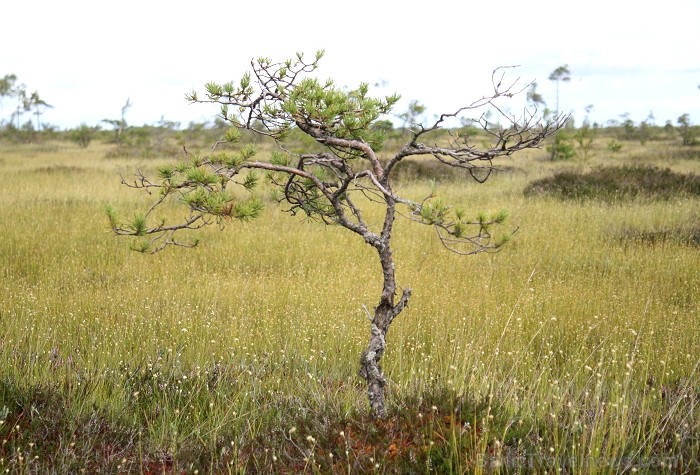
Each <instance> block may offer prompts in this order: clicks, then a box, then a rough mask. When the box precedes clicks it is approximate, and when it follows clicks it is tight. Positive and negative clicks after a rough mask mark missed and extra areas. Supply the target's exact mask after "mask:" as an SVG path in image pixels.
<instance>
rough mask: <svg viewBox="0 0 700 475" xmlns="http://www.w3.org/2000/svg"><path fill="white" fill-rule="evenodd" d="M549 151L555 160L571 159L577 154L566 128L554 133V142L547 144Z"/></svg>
mask: <svg viewBox="0 0 700 475" xmlns="http://www.w3.org/2000/svg"><path fill="white" fill-rule="evenodd" d="M547 151H548V152H549V153H550V157H551V159H552V160H554V161H564V160H571V159H572V158H574V156H575V155H576V150H575V149H574V145H573V144H572V143H571V140H570V138H569V133H568V132H567V131H566V130H560V131H559V132H557V133H556V134H554V138H553V139H552V143H550V144H549V145H548V146H547Z"/></svg>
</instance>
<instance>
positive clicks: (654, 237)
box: [620, 225, 700, 247]
mask: <svg viewBox="0 0 700 475" xmlns="http://www.w3.org/2000/svg"><path fill="white" fill-rule="evenodd" d="M620 240H621V241H623V242H638V243H644V244H650V245H653V246H655V245H665V244H678V245H682V246H692V247H700V225H695V226H685V227H674V228H662V229H653V230H647V229H639V228H634V227H627V228H625V229H623V230H622V231H621V233H620Z"/></svg>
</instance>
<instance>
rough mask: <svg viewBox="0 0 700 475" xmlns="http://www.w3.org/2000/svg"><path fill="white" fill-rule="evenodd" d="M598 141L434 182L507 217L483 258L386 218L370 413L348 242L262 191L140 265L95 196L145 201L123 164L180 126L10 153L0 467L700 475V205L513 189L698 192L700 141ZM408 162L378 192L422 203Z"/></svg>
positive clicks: (680, 199) (2, 288) (0, 319)
mask: <svg viewBox="0 0 700 475" xmlns="http://www.w3.org/2000/svg"><path fill="white" fill-rule="evenodd" d="M605 133H606V131H605V129H603V130H602V131H601V136H600V138H599V139H597V140H596V141H595V142H594V143H593V146H592V147H591V149H590V151H589V152H588V153H587V157H586V158H585V159H582V158H573V159H571V160H568V161H564V162H561V161H552V160H550V155H549V153H547V152H546V151H545V150H541V151H538V150H534V151H527V152H524V153H523V154H520V155H515V156H514V157H510V158H506V159H505V161H503V162H501V164H500V168H501V169H502V171H496V172H494V174H493V176H492V177H491V179H490V180H489V182H487V183H486V184H483V185H482V184H478V183H475V182H473V181H467V180H464V176H462V175H460V173H461V172H459V171H455V172H454V173H442V174H440V175H439V176H437V177H436V178H437V180H436V183H437V192H438V193H439V195H441V196H444V197H445V198H446V199H447V200H449V201H454V202H460V203H463V204H465V205H466V206H467V207H468V209H471V210H474V211H481V210H483V211H486V212H492V211H498V210H500V209H502V208H503V209H506V210H507V211H508V213H509V220H510V224H511V225H512V226H513V227H514V228H515V227H517V228H518V231H517V233H516V234H515V235H514V236H513V238H512V240H511V242H510V243H509V244H508V245H507V246H506V247H505V248H504V249H503V250H502V251H501V252H500V253H497V254H492V255H491V254H482V255H478V256H472V257H469V258H466V259H465V258H461V257H458V256H455V255H454V254H451V253H449V252H446V251H445V249H444V248H443V247H442V245H441V244H440V241H439V240H436V239H435V237H434V231H433V230H432V229H430V228H425V227H421V226H419V225H417V224H415V223H411V222H397V224H396V226H397V227H399V228H409V227H410V228H411V229H410V232H405V233H404V232H399V233H397V235H396V238H395V239H396V240H395V246H394V247H395V254H396V256H397V259H398V260H400V261H401V268H400V270H399V271H398V272H399V278H402V277H406V279H405V280H410V283H411V286H412V287H413V298H412V301H411V305H410V307H408V308H406V309H405V310H404V312H403V313H402V314H401V316H400V317H399V318H397V319H396V321H395V322H394V324H393V326H392V328H391V331H390V332H389V333H388V335H387V338H388V341H389V345H388V346H387V354H386V355H385V360H384V367H383V370H384V372H385V374H386V376H387V378H388V379H389V381H390V385H389V388H390V389H389V393H388V396H387V404H388V413H389V414H388V417H387V418H386V419H384V420H380V421H377V420H374V419H372V418H371V417H370V415H369V414H368V413H367V409H366V406H367V401H366V395H365V392H364V389H363V388H364V383H363V381H362V379H361V378H359V377H358V376H357V359H358V355H359V354H360V352H361V350H362V349H363V348H364V347H365V346H366V334H367V328H368V322H367V317H366V315H365V312H364V310H363V305H366V306H372V305H373V304H374V303H375V300H376V294H377V292H378V289H379V288H380V278H381V275H380V274H381V271H380V269H379V267H378V266H377V264H376V262H375V260H374V259H375V256H374V255H373V253H372V252H371V249H369V248H368V247H367V246H366V245H365V244H364V243H363V242H361V241H359V240H357V239H356V238H355V237H354V236H352V235H349V234H348V233H345V232H343V231H342V230H341V229H338V228H335V227H328V226H322V225H320V224H319V223H316V222H313V221H310V222H307V221H305V220H304V219H303V218H301V217H299V216H297V217H294V216H289V215H287V214H285V213H283V212H282V211H280V210H279V209H277V208H276V207H275V206H274V203H273V202H272V200H271V199H268V200H267V201H266V202H265V204H266V207H267V208H268V209H267V212H266V213H264V214H263V215H262V216H261V217H259V218H258V219H257V222H256V224H255V225H254V226H253V225H250V224H245V223H239V224H233V225H231V226H229V227H227V229H226V230H225V231H224V232H219V230H217V229H203V230H201V231H200V232H199V234H198V237H199V238H200V239H201V244H200V246H198V247H197V248H196V249H193V250H192V249H189V250H188V249H172V250H170V251H168V252H167V253H160V254H156V255H154V256H144V255H142V254H139V253H135V252H131V251H130V250H129V249H128V246H127V245H125V244H124V242H122V241H121V240H118V239H116V238H115V237H114V235H113V234H112V232H111V230H110V229H109V226H108V222H107V219H106V217H105V215H104V208H105V205H106V204H107V203H108V202H109V203H112V204H113V205H114V206H115V207H118V208H119V209H122V210H126V211H135V210H138V209H140V208H142V207H143V197H142V196H141V195H139V194H137V193H130V192H128V191H127V190H125V189H123V187H121V186H120V183H119V178H118V177H119V175H120V174H123V175H124V176H128V175H129V174H130V173H132V172H133V171H134V170H135V169H139V170H142V171H144V172H151V173H155V172H156V169H157V167H159V166H162V165H166V164H172V163H173V161H174V160H176V159H177V158H178V157H177V156H173V155H177V154H178V152H175V151H174V150H177V149H178V147H177V141H178V140H181V138H180V137H176V136H175V134H174V133H173V135H166V136H164V138H163V140H164V141H169V142H167V143H168V144H170V145H171V146H170V148H167V150H168V151H169V152H168V153H167V154H158V153H155V154H153V153H149V154H144V155H138V154H132V153H128V154H121V155H120V154H119V153H115V150H116V147H117V146H116V145H115V144H113V143H108V142H106V141H102V140H93V141H92V142H91V143H90V144H89V145H88V146H87V147H83V146H79V145H78V144H76V143H72V142H68V141H60V140H53V141H49V142H47V143H44V144H40V145H36V144H15V145H12V144H9V145H8V144H3V145H2V146H1V148H0V179H1V180H2V183H3V187H2V188H1V189H0V199H1V200H2V202H3V207H2V210H0V362H1V364H0V421H1V422H0V444H1V445H0V469H2V470H9V472H11V473H49V472H50V473H81V472H84V473H97V472H98V471H100V472H102V473H147V474H156V473H195V470H198V472H199V473H372V472H375V473H426V472H429V471H433V472H435V473H519V472H527V471H528V470H530V471H554V470H556V469H557V468H562V469H563V470H564V471H589V472H591V473H620V472H633V471H640V472H644V471H653V472H669V473H692V472H694V471H696V470H697V469H698V460H700V448H699V447H700V444H699V443H698V441H699V440H700V405H699V404H700V400H699V399H700V375H699V373H698V371H699V370H700V368H698V366H699V364H700V359H699V357H698V348H700V326H698V321H700V310H699V308H700V302H699V298H700V252H699V249H698V238H697V235H698V234H697V233H698V228H699V227H700V221H699V220H700V216H699V215H698V210H700V198H698V196H697V193H690V192H686V191H684V192H678V193H676V192H674V193H670V192H669V193H665V194H664V196H663V199H656V198H655V197H654V196H648V195H646V194H643V193H638V194H635V193H626V194H625V196H624V199H621V198H620V197H619V196H617V194H615V193H613V194H612V195H611V196H607V195H606V199H584V200H579V199H576V200H570V199H561V198H560V196H557V195H556V194H555V195H551V194H538V195H531V194H527V195H526V194H525V193H524V191H525V190H526V189H527V188H528V187H529V186H531V184H532V183H536V182H538V181H542V180H551V177H555V176H558V174H561V173H568V174H569V175H570V176H577V177H587V178H586V180H589V179H592V178H591V177H594V176H595V175H591V173H595V171H596V170H601V169H604V170H608V169H609V168H608V167H617V168H615V169H616V170H640V169H644V170H646V169H648V168H643V167H656V170H666V169H668V170H670V171H672V172H673V173H675V174H679V175H673V176H683V177H690V178H688V180H691V181H692V180H695V182H697V175H698V174H699V173H700V160H698V151H697V148H696V147H697V146H683V145H681V143H680V142H679V141H678V140H675V139H670V138H663V139H662V138H659V139H657V140H654V141H650V142H647V143H646V144H645V145H643V146H642V145H641V144H640V143H638V142H632V141H625V140H624V139H622V138H617V139H616V140H619V141H620V143H622V144H623V145H624V147H623V148H622V149H621V150H620V151H618V152H612V151H611V150H609V149H608V148H607V147H606V145H605V143H606V140H607V139H608V138H607V137H606V136H605ZM610 133H611V134H612V133H613V132H610ZM163 143H166V142H163ZM173 144H174V145H173ZM392 144H393V142H392V140H391V139H390V140H389V141H388V142H387V146H386V149H385V151H384V152H382V154H387V155H386V156H387V157H388V156H390V155H389V153H390V152H391V150H392V149H391V147H392ZM196 147H197V145H196V144H194V145H193V146H192V150H194V149H195V148H196ZM201 147H202V148H204V144H203V143H202V145H201ZM259 147H260V149H261V152H260V153H261V154H264V153H265V151H266V149H265V147H266V145H265V144H264V143H263V144H260V145H259ZM162 149H163V150H165V149H166V148H165V147H164V148H162ZM170 150H173V151H172V152H170ZM380 158H382V157H380ZM401 166H402V167H403V169H402V170H398V171H399V176H398V182H397V184H396V185H395V187H397V188H400V189H401V192H402V193H403V194H405V195H407V196H415V197H420V196H424V195H425V193H426V185H425V180H424V178H426V177H428V178H430V177H431V176H432V174H433V172H434V169H433V168H431V166H430V165H428V164H426V163H423V162H421V161H419V160H408V161H407V163H403V164H401ZM620 167H623V168H620ZM625 167H626V168H625ZM664 173H665V172H664ZM669 173H670V172H669ZM662 175H663V173H662V174H660V175H659V174H656V175H654V176H662ZM606 176H607V175H606ZM626 176H627V175H626ZM693 177H694V178H693ZM666 191H668V189H667V190H666ZM168 212H170V213H173V215H175V216H178V214H177V213H180V212H181V211H179V210H178V209H177V208H176V207H173V208H172V209H170V210H169V211H168ZM366 212H367V213H369V214H371V213H372V212H374V211H373V210H372V209H371V207H370V208H368V209H367V210H366ZM292 228H293V232H291V231H290V230H291V229H292ZM342 276H350V277H351V278H345V277H342ZM408 277H410V279H408ZM319 323H320V324H319Z"/></svg>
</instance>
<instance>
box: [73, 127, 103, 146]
mask: <svg viewBox="0 0 700 475" xmlns="http://www.w3.org/2000/svg"><path fill="white" fill-rule="evenodd" d="M99 130H100V126H99V125H96V126H93V127H90V126H89V125H87V124H85V123H82V124H80V126H78V127H77V128H75V129H73V130H69V131H68V132H67V138H68V140H70V141H71V142H75V143H77V144H78V145H80V146H81V147H83V148H87V146H88V145H90V142H92V139H93V138H95V136H96V135H97V132H98V131H99Z"/></svg>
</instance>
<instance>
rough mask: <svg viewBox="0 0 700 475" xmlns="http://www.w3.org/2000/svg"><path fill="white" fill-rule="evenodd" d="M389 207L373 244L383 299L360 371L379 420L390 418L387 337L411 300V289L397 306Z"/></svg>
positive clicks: (371, 406) (391, 218) (376, 311)
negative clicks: (383, 362)
mask: <svg viewBox="0 0 700 475" xmlns="http://www.w3.org/2000/svg"><path fill="white" fill-rule="evenodd" d="M387 205H388V207H387V215H386V218H385V221H384V229H383V231H382V239H381V240H380V241H379V242H377V243H376V244H374V247H375V248H376V249H377V250H378V251H379V260H380V262H381V265H382V272H383V274H384V282H383V287H382V296H381V298H380V300H379V305H377V307H376V308H375V310H374V318H372V322H371V332H370V338H369V345H368V346H367V349H366V350H364V351H363V352H362V355H361V356H360V370H359V375H360V376H361V377H362V378H364V379H365V381H367V395H368V397H369V404H370V408H371V410H372V415H373V416H374V417H375V418H377V419H383V418H385V417H386V416H387V409H386V402H385V395H384V387H385V386H386V378H385V377H384V373H383V372H382V367H381V366H380V364H379V361H380V360H381V358H382V355H383V354H384V349H385V348H386V334H387V332H388V331H389V325H391V322H392V321H393V320H394V318H396V316H397V315H398V314H399V313H401V311H402V310H403V309H404V307H405V306H406V305H407V304H408V300H409V299H410V298H411V289H406V290H404V291H403V293H402V295H401V298H400V299H399V302H398V303H397V304H394V297H395V295H396V276H395V272H394V258H393V255H392V253H391V248H390V246H389V240H390V237H391V230H392V225H393V220H394V203H387Z"/></svg>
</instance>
